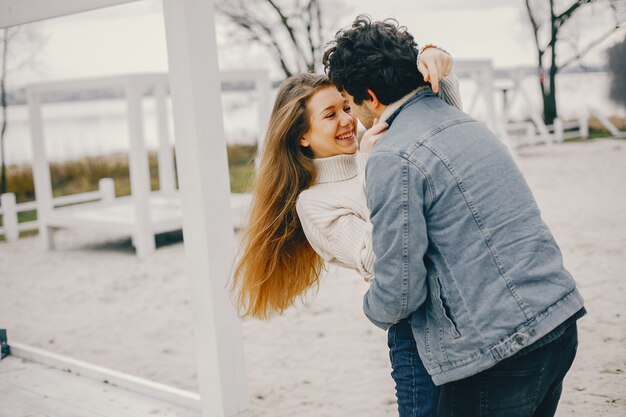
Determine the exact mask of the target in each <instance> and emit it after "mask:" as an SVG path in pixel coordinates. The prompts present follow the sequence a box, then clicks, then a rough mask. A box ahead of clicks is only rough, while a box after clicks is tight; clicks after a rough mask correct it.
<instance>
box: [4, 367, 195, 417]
mask: <svg viewBox="0 0 626 417" xmlns="http://www.w3.org/2000/svg"><path fill="white" fill-rule="evenodd" d="M1 368H2V369H3V373H2V378H0V399H2V400H0V404H3V403H6V404H9V402H11V403H12V405H11V407H13V408H17V409H18V410H19V409H20V408H21V409H25V411H27V412H30V413H31V414H24V416H26V415H29V416H30V415H33V413H39V414H41V415H45V416H48V417H109V416H116V417H130V416H144V415H151V414H154V413H155V411H158V415H159V416H168V417H173V416H178V417H198V416H199V412H198V411H197V410H193V409H190V408H186V407H181V406H178V405H174V404H171V403H169V402H166V401H163V400H160V399H155V398H152V397H149V396H146V395H143V394H140V393H136V392H132V391H129V390H126V389H123V388H119V387H116V386H113V385H111V384H106V383H103V382H101V381H98V380H95V379H90V378H86V377H82V376H78V375H76V374H74V373H73V372H72V373H70V372H66V371H62V370H59V369H55V368H52V367H49V366H46V365H42V364H38V363H35V362H31V361H27V360H23V359H20V358H17V357H15V356H10V357H9V358H6V359H4V360H3V361H2V366H1ZM35 415H37V414H35ZM18 416H19V414H18ZM11 417H16V416H15V415H12V416H11Z"/></svg>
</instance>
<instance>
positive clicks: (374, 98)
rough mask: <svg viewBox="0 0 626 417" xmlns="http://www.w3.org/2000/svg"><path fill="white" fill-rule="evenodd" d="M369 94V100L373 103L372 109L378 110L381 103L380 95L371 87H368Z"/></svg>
mask: <svg viewBox="0 0 626 417" xmlns="http://www.w3.org/2000/svg"><path fill="white" fill-rule="evenodd" d="M367 94H368V95H369V96H370V100H369V101H370V103H371V105H372V109H374V110H376V109H377V108H378V107H379V106H380V105H381V103H380V100H378V96H377V95H376V93H375V92H374V91H373V90H372V89H370V88H368V89H367Z"/></svg>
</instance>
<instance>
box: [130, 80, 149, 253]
mask: <svg viewBox="0 0 626 417" xmlns="http://www.w3.org/2000/svg"><path fill="white" fill-rule="evenodd" d="M142 87H143V85H138V84H137V83H136V82H135V80H134V79H133V77H129V78H128V80H127V83H126V88H125V90H126V104H127V106H128V133H129V135H128V136H129V139H130V158H129V162H130V166H129V171H130V189H131V193H132V198H133V209H134V215H135V231H134V234H133V244H134V245H135V250H136V252H137V256H139V257H145V256H147V255H149V254H151V253H152V252H154V250H155V249H156V244H155V241H154V233H152V231H151V227H150V226H151V221H150V169H149V167H148V153H147V151H146V145H145V141H144V132H143V110H142V106H141V99H142V95H143V94H142V93H143V88H142Z"/></svg>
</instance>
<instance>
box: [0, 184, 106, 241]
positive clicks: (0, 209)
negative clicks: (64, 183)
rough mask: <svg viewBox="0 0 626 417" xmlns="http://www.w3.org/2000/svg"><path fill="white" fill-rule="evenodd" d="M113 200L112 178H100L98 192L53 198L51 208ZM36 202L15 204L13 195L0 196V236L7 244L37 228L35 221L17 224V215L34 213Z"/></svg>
mask: <svg viewBox="0 0 626 417" xmlns="http://www.w3.org/2000/svg"><path fill="white" fill-rule="evenodd" d="M114 199H115V183H114V182H113V179H112V178H102V179H100V181H98V191H90V192H87V193H79V194H70V195H64V196H60V197H55V198H54V199H53V200H52V204H53V207H60V206H67V205H70V204H80V203H86V202H88V201H96V200H101V201H104V202H110V201H113V200H114ZM36 210H37V202H36V201H28V202H26V203H21V204H16V200H15V194H13V193H6V194H2V195H0V216H2V227H0V235H4V239H5V240H6V241H7V242H14V241H16V240H18V239H19V237H20V232H24V231H27V230H35V229H37V228H38V227H39V225H38V222H37V220H32V221H28V222H22V223H19V221H18V214H19V213H24V212H28V211H36Z"/></svg>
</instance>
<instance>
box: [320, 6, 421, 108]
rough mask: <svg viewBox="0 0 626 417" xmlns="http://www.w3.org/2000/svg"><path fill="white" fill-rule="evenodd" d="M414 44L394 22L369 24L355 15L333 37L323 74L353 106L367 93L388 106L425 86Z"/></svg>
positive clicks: (403, 29) (401, 27)
mask: <svg viewBox="0 0 626 417" xmlns="http://www.w3.org/2000/svg"><path fill="white" fill-rule="evenodd" d="M417 53H418V50H417V44H416V43H415V41H414V40H413V36H412V35H411V34H410V33H409V32H407V29H406V27H404V26H400V25H399V23H398V21H397V20H395V19H386V20H384V21H382V22H372V21H371V19H370V17H369V16H367V15H359V16H357V18H356V19H355V20H354V22H353V23H352V25H351V26H350V27H348V28H345V29H342V30H340V31H339V32H337V33H336V35H335V40H334V41H331V42H330V43H329V44H328V45H327V47H326V51H325V52H324V57H323V61H322V62H323V63H324V70H325V72H326V74H327V75H328V77H329V78H330V80H331V81H332V82H333V84H335V86H336V87H337V88H338V89H339V91H342V90H345V91H347V92H348V93H349V94H350V95H351V96H352V97H354V102H355V103H356V104H361V103H362V102H363V100H366V99H368V98H369V95H368V93H367V89H368V88H369V89H371V90H372V91H374V93H376V96H377V97H378V99H379V100H380V102H381V103H382V104H390V103H393V102H394V101H396V100H398V99H400V98H402V97H403V96H405V95H406V94H408V93H409V92H411V91H412V90H415V89H416V88H418V87H420V86H423V85H427V83H426V82H425V81H424V78H423V77H422V74H421V73H420V72H419V71H418V70H417Z"/></svg>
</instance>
